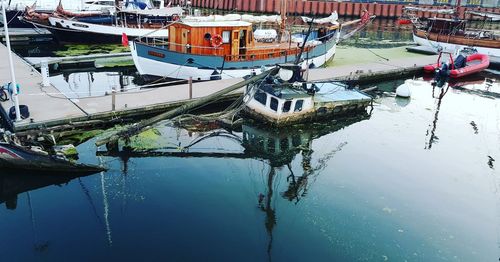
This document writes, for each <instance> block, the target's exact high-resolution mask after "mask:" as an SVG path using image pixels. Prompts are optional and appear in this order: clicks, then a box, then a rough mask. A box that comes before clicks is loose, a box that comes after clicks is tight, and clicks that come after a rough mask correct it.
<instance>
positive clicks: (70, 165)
mask: <svg viewBox="0 0 500 262" xmlns="http://www.w3.org/2000/svg"><path fill="white" fill-rule="evenodd" d="M0 131H1V130H0ZM0 134H2V133H0ZM2 137H3V138H2V141H0V168H2V169H14V170H31V171H37V172H52V173H62V174H64V173H66V175H75V174H92V173H97V172H101V171H104V170H106V168H104V167H102V166H95V165H86V164H80V163H76V162H73V161H71V160H68V159H66V158H65V157H64V156H60V155H57V154H55V155H50V154H48V153H47V152H45V151H43V150H42V149H40V148H34V147H25V146H21V145H19V144H18V143H16V142H14V141H13V140H12V139H10V136H7V135H4V134H2Z"/></svg>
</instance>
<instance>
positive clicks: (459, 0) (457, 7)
mask: <svg viewBox="0 0 500 262" xmlns="http://www.w3.org/2000/svg"><path fill="white" fill-rule="evenodd" d="M461 4H462V0H457V3H456V6H455V17H456V18H457V19H458V18H460V11H461V9H462V7H461Z"/></svg>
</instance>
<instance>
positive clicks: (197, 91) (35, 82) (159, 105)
mask: <svg viewBox="0 0 500 262" xmlns="http://www.w3.org/2000/svg"><path fill="white" fill-rule="evenodd" d="M0 56H1V57H6V56H7V48H6V47H5V46H4V45H0ZM13 58H14V64H15V70H16V76H17V81H18V83H19V84H20V85H21V92H20V95H19V100H20V104H22V105H28V106H29V110H30V113H31V116H30V118H29V119H25V120H22V121H20V122H14V123H12V124H13V126H12V129H13V130H14V131H26V130H34V129H40V128H43V127H57V126H61V125H67V124H75V123H78V122H83V121H88V120H104V121H107V120H110V119H113V118H117V117H125V116H127V117H129V116H134V117H138V116H142V115H149V114H154V113H159V112H163V111H165V110H167V109H169V108H173V107H175V106H178V105H181V104H184V103H186V102H187V101H190V100H192V99H199V98H201V97H204V96H207V95H210V94H212V93H214V92H216V91H219V90H222V89H224V88H226V87H228V86H230V85H232V84H235V83H237V82H240V81H242V79H240V78H235V79H227V80H219V81H210V82H198V83H194V84H193V87H192V99H190V98H189V85H188V84H182V85H176V86H167V87H160V88H155V89H145V90H144V91H140V92H133V93H116V101H115V110H114V111H113V110H112V96H111V95H108V96H103V97H91V98H82V99H68V98H67V97H66V96H65V95H64V94H62V93H61V92H59V91H58V90H57V89H56V88H55V87H53V86H49V87H42V86H41V83H42V76H41V74H40V73H39V72H38V71H37V70H35V69H34V68H33V67H32V66H31V65H29V64H28V63H27V62H25V61H24V60H23V59H22V58H20V57H18V56H17V55H14V56H13ZM435 60H436V57H435V56H421V57H419V58H418V59H415V58H414V57H412V58H411V59H409V58H401V59H394V60H390V61H386V62H373V63H365V64H358V65H345V66H338V67H328V68H320V69H312V70H310V72H309V80H326V79H358V80H359V79H361V80H362V79H363V78H364V79H374V78H377V77H378V78H381V77H384V78H387V77H388V76H391V75H392V76H394V75H400V74H404V73H406V74H408V73H410V74H411V73H414V72H417V71H420V70H421V69H422V66H423V65H426V64H429V63H431V62H434V61H435ZM8 82H10V73H9V68H8V65H7V63H3V64H1V65H0V83H1V84H4V83H8ZM241 92H242V90H240V91H239V92H237V93H241ZM235 95H236V94H232V95H230V96H232V97H234V96H235ZM228 98H229V97H228ZM0 105H1V109H0V110H3V111H4V112H5V111H7V112H8V110H9V108H10V107H11V106H12V102H11V101H7V102H1V103H0Z"/></svg>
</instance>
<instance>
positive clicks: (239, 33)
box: [168, 21, 338, 61]
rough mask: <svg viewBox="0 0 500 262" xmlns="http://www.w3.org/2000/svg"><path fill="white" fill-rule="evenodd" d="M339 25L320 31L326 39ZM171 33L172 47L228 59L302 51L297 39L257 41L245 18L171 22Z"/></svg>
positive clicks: (265, 56)
mask: <svg viewBox="0 0 500 262" xmlns="http://www.w3.org/2000/svg"><path fill="white" fill-rule="evenodd" d="M337 28H338V26H337V25H335V26H330V27H328V28H326V27H324V28H320V31H321V32H323V33H322V34H321V33H318V37H320V38H321V37H323V40H325V41H326V40H328V39H327V37H328V36H327V30H336V29H337ZM169 36H170V38H169V40H168V43H169V50H170V51H174V52H178V53H187V54H195V55H216V56H224V59H225V60H226V61H252V60H265V59H272V58H278V57H286V56H290V55H298V54H299V53H300V46H299V44H298V43H297V42H292V41H288V42H285V43H277V42H276V41H275V42H272V43H262V42H257V41H255V39H254V37H253V27H252V24H251V23H249V22H244V21H217V22H182V23H181V22H180V23H175V24H173V25H171V26H169ZM320 41H321V40H320ZM320 41H318V42H320ZM312 48H313V45H307V46H306V47H305V49H304V51H305V52H307V51H309V50H311V49H312Z"/></svg>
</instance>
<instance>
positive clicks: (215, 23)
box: [183, 21, 252, 27]
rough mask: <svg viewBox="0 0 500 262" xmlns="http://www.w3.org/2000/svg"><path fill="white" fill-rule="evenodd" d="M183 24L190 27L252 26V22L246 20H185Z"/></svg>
mask: <svg viewBox="0 0 500 262" xmlns="http://www.w3.org/2000/svg"><path fill="white" fill-rule="evenodd" d="M183 24H185V25H187V26H190V27H243V26H245V27H246V26H251V25H252V24H251V23H249V22H245V21H208V22H194V21H184V22H183Z"/></svg>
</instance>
